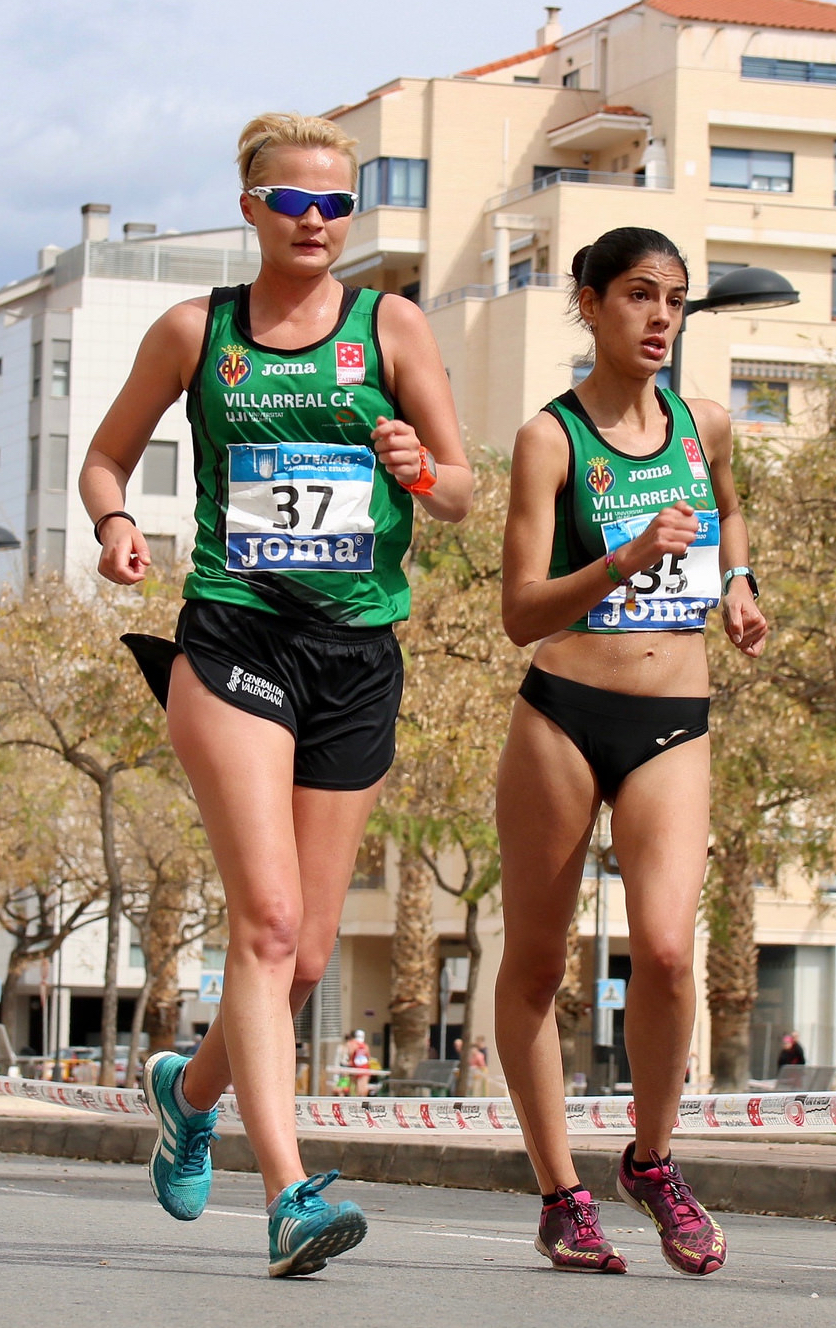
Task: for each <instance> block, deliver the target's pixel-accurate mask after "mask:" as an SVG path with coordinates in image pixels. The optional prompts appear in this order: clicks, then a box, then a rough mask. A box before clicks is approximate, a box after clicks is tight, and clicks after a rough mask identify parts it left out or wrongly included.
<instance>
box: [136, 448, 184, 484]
mask: <svg viewBox="0 0 836 1328" xmlns="http://www.w3.org/2000/svg"><path fill="white" fill-rule="evenodd" d="M142 492H143V493H156V494H176V493H177V443H176V442H172V443H169V442H163V441H162V440H160V439H157V438H152V439H151V442H150V443H149V444H148V446H147V447H146V449H145V456H144V457H143V461H142Z"/></svg>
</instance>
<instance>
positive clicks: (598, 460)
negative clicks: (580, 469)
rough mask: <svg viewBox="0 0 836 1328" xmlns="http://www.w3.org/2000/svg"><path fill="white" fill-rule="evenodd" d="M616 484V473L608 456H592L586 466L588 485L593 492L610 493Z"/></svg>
mask: <svg viewBox="0 0 836 1328" xmlns="http://www.w3.org/2000/svg"><path fill="white" fill-rule="evenodd" d="M614 484H615V475H614V474H613V472H612V467H611V466H610V465H609V463H608V461H607V458H606V457H590V458H589V465H588V466H587V468H586V487H587V488H588V489H589V490H590V492H591V493H597V494H603V493H609V491H610V489H611V488H612V486H613V485H614Z"/></svg>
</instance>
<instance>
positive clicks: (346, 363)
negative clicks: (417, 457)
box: [183, 286, 412, 627]
mask: <svg viewBox="0 0 836 1328" xmlns="http://www.w3.org/2000/svg"><path fill="white" fill-rule="evenodd" d="M249 294H250V288H249V286H238V287H235V288H230V289H220V290H215V291H213V292H212V296H211V299H210V304H209V313H208V317H207V323H206V334H205V338H204V344H203V349H202V352H201V357H200V363H199V364H198V367H197V369H196V371H195V375H194V378H193V379H192V382H191V384H190V387H189V392H188V398H187V412H188V417H189V421H190V423H191V426H192V436H193V439H194V453H195V479H196V483H197V506H196V509H195V516H196V520H197V535H196V540H195V548H194V552H193V555H192V561H193V569H192V571H190V572H189V574H188V576H187V578H186V582H185V586H184V589H183V594H184V595H185V597H186V598H187V599H210V600H222V601H224V602H227V603H233V604H240V605H243V606H245V607H251V608H258V609H262V610H266V611H268V612H272V613H276V614H279V615H281V616H282V617H284V618H288V619H291V620H295V621H299V622H304V621H305V620H309V619H314V620H316V621H319V622H331V623H342V624H346V625H348V626H354V627H374V626H384V625H386V624H388V623H392V622H397V621H398V620H400V619H402V618H406V617H408V615H409V585H408V582H407V579H406V576H405V574H404V571H403V569H402V567H401V561H402V559H403V556H404V554H405V552H406V550H407V548H408V547H409V542H410V539H411V536H412V497H411V496H410V494H408V493H407V492H406V491H405V490H404V489H402V488H401V486H400V485H399V484H398V483H397V481H396V480H394V479H393V478H392V477H391V475H389V473H388V472H387V471H386V470H385V469H384V467H383V466H382V465H380V464H379V463H378V460H377V456H376V454H375V451H374V447H373V445H372V443H371V440H370V438H369V434H370V432H371V430H372V429H373V428H374V427H375V422H376V420H377V417H378V416H379V415H384V416H385V417H386V418H387V419H392V418H394V416H395V415H396V413H397V410H396V403H395V401H394V400H393V398H392V396H391V394H390V393H389V391H388V390H387V387H386V383H385V380H384V374H383V356H382V353H381V349H380V341H379V337H378V327H377V315H378V308H379V304H380V300H381V298H382V296H381V293H380V292H379V291H370V290H346V291H345V292H344V296H343V302H342V308H341V311H340V317H339V320H338V322H337V326H336V327H335V328H334V330H333V332H331V334H330V335H329V336H327V337H325V338H324V339H323V340H322V341H319V342H316V343H315V344H314V345H312V346H306V347H304V348H303V349H301V350H291V351H282V350H273V349H271V348H270V347H267V346H262V345H260V344H259V343H258V342H257V341H255V340H254V339H253V337H252V335H251V332H250V318H249Z"/></svg>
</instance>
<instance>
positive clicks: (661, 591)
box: [587, 510, 720, 632]
mask: <svg viewBox="0 0 836 1328" xmlns="http://www.w3.org/2000/svg"><path fill="white" fill-rule="evenodd" d="M697 517H698V518H699V527H698V531H697V537H696V539H695V540H694V542H693V544H691V545H689V547H688V549H687V551H686V552H685V553H683V554H671V553H666V554H665V556H664V557H663V558H662V559H661V560H660V561H659V562H658V563H655V564H654V566H653V567H648V568H646V569H645V570H644V571H642V572H637V573H636V574H635V575H634V576H632V577H631V578H630V581H631V584H632V588H633V591H634V598H632V599H629V600H628V598H627V595H626V592H625V587H624V586H619V587H618V588H617V589H615V590H613V591H612V592H611V593H610V594H609V595H608V596H607V598H606V599H605V600H602V601H601V603H600V604H597V605H596V606H595V608H594V609H590V611H589V614H588V617H587V623H588V626H589V628H590V630H591V631H595V630H596V629H597V630H599V631H614V630H615V631H625V630H626V631H629V630H630V629H634V630H637V631H644V632H646V631H654V630H656V631H670V630H671V629H675V628H677V627H680V628H686V629H687V628H694V627H701V626H703V625H704V623H705V617H706V614H707V613H708V610H709V609H711V608H713V607H714V605H716V604H717V603H718V601H719V599H720V566H719V547H720V517H719V513H718V512H717V511H716V510H712V511H699V512H697ZM651 520H652V517H649V516H641V517H629V518H626V519H624V520H621V521H612V522H610V523H609V524H608V525H605V526H603V527H602V531H603V535H604V543H605V546H606V549H607V552H608V553H609V552H612V551H614V550H615V549H617V548H619V547H620V546H621V545H622V544H625V543H626V542H627V541H628V540H631V539H635V538H636V536H637V535H640V534H641V533H642V531H643V530H644V529H645V528H646V527H647V526H648V525H649V524H650V521H651Z"/></svg>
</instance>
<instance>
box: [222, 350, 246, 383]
mask: <svg viewBox="0 0 836 1328" xmlns="http://www.w3.org/2000/svg"><path fill="white" fill-rule="evenodd" d="M252 371H253V366H252V364H251V363H250V361H249V359H248V358H247V356H246V354H245V353H244V347H243V346H224V348H223V354H222V355H221V357H220V359H219V360H218V363H217V364H216V365H215V372H216V374H217V375H218V378H219V379H220V380H221V382H222V383H223V384H224V386H225V387H238V386H240V384H241V383H245V382H246V381H247V379H248V378H249V376H250V374H251V373H252Z"/></svg>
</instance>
